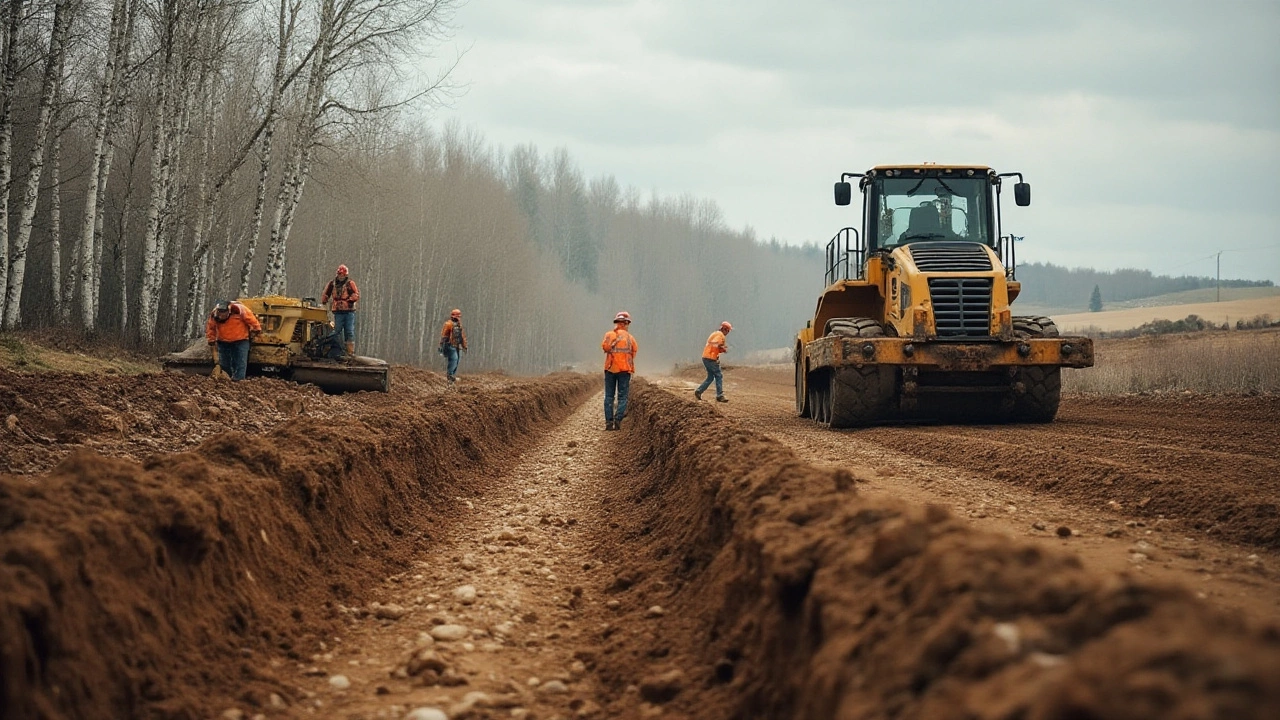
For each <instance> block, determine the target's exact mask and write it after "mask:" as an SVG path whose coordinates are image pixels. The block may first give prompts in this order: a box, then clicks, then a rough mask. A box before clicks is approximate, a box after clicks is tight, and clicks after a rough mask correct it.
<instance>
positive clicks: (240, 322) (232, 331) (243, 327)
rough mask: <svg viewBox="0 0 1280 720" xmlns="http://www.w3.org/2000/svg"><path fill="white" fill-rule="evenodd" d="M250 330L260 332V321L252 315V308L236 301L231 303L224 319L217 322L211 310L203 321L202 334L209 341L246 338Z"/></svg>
mask: <svg viewBox="0 0 1280 720" xmlns="http://www.w3.org/2000/svg"><path fill="white" fill-rule="evenodd" d="M215 312H216V311H215ZM250 331H254V332H261V331H262V323H261V322H259V321H258V316H257V315H254V314H253V311H252V310H250V309H249V308H247V307H245V306H244V305H242V304H240V303H238V302H233V303H231V312H230V313H228V314H227V319H226V320H223V321H221V322H219V321H218V318H217V317H215V315H214V313H213V312H211V313H209V319H208V320H206V321H205V323H204V336H205V337H206V338H207V339H208V340H209V342H215V341H221V342H239V341H241V340H248V339H249V332H250Z"/></svg>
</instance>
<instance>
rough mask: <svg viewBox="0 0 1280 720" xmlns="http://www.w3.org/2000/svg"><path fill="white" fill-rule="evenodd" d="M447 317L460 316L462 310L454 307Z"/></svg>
mask: <svg viewBox="0 0 1280 720" xmlns="http://www.w3.org/2000/svg"><path fill="white" fill-rule="evenodd" d="M449 317H462V311H461V310H459V309H458V308H454V309H453V312H451V313H449Z"/></svg>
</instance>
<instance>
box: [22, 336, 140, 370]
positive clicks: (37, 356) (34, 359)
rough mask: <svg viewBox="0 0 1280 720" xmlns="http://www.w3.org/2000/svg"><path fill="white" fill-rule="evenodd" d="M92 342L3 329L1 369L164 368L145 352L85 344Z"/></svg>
mask: <svg viewBox="0 0 1280 720" xmlns="http://www.w3.org/2000/svg"><path fill="white" fill-rule="evenodd" d="M91 344H92V343H91V341H86V340H75V341H72V340H69V339H68V338H63V337H59V336H56V335H51V334H48V333H18V332H12V333H0V370H8V371H12V372H19V373H38V372H66V373H103V374H107V375H138V374H140V373H147V372H159V371H160V365H159V364H158V363H157V362H155V361H154V360H153V359H152V358H149V357H147V356H145V355H140V354H137V353H133V352H129V351H127V350H125V349H124V348H121V347H118V346H117V345H116V344H114V343H110V344H105V345H102V346H97V347H85V346H86V345H91Z"/></svg>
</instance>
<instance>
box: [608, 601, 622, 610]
mask: <svg viewBox="0 0 1280 720" xmlns="http://www.w3.org/2000/svg"><path fill="white" fill-rule="evenodd" d="M604 606H605V607H607V608H609V609H610V610H617V609H618V608H620V607H622V603H620V602H618V601H617V600H610V601H609V602H607V603H605V604H604Z"/></svg>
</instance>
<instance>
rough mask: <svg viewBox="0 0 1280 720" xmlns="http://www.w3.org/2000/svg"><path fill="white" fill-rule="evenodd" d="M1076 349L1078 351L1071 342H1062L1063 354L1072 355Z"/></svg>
mask: <svg viewBox="0 0 1280 720" xmlns="http://www.w3.org/2000/svg"><path fill="white" fill-rule="evenodd" d="M1075 351H1076V349H1075V347H1073V346H1072V345H1071V343H1062V354H1063V355H1070V354H1071V353H1073V352H1075Z"/></svg>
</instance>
